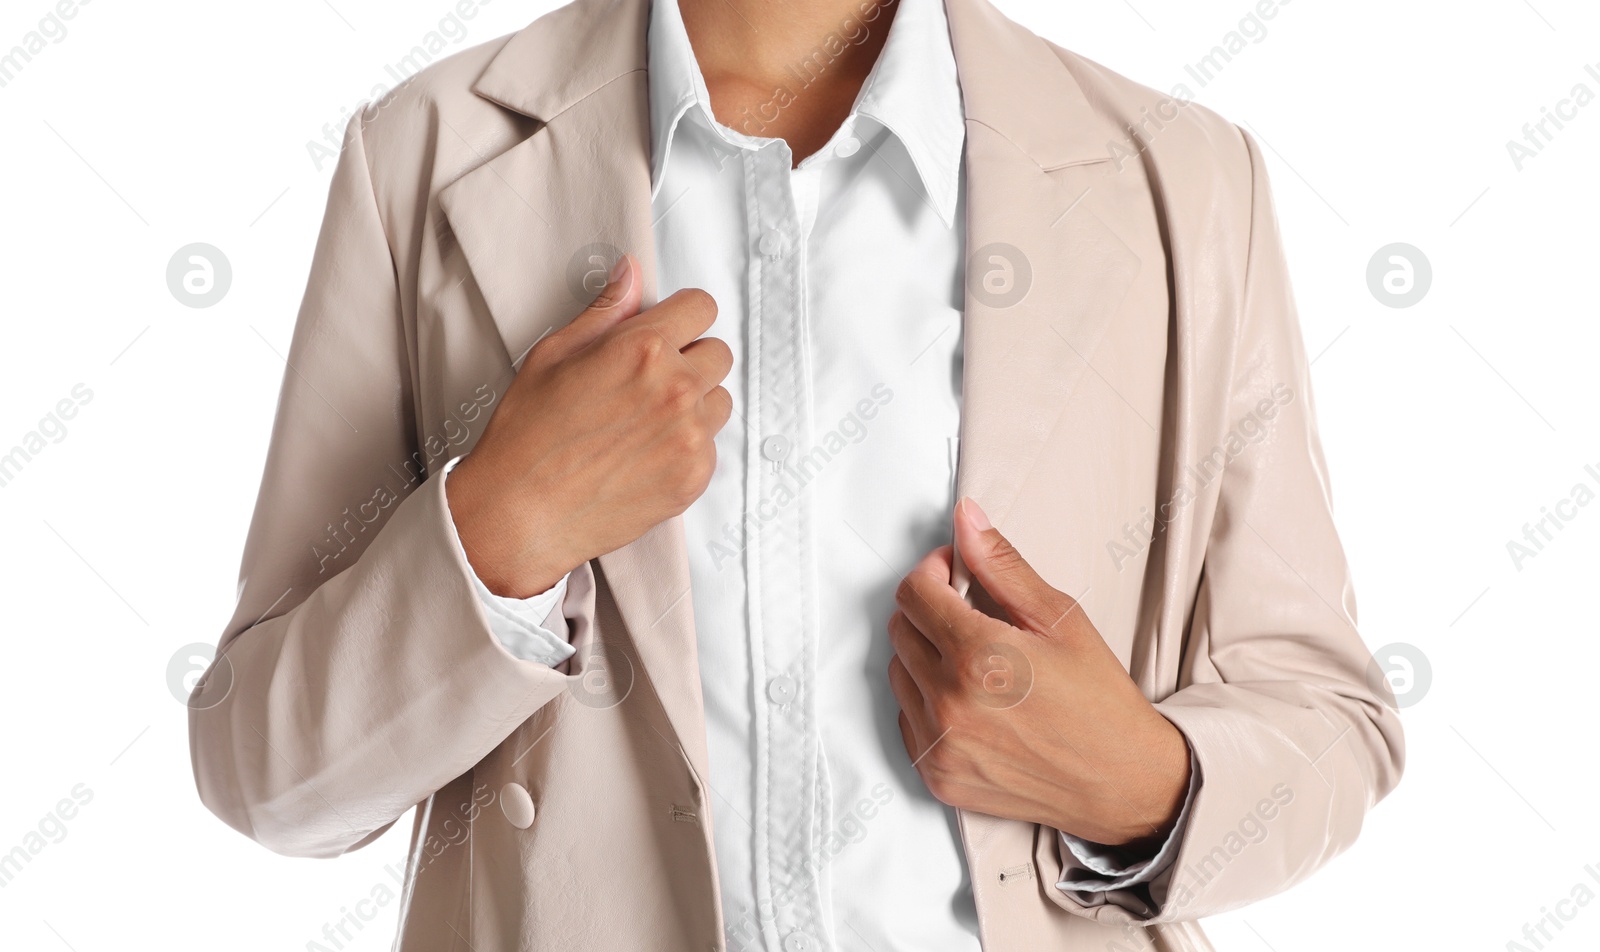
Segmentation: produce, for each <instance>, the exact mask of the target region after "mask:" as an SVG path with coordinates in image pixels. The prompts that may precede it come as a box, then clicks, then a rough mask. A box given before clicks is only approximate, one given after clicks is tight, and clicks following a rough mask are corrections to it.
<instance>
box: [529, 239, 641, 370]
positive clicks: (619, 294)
mask: <svg viewBox="0 0 1600 952" xmlns="http://www.w3.org/2000/svg"><path fill="white" fill-rule="evenodd" d="M643 297H644V282H643V281H641V280H639V263H638V261H636V260H635V259H634V257H633V255H630V254H624V255H623V256H622V257H620V258H618V259H617V263H616V265H614V266H613V267H612V269H611V273H610V274H609V275H608V276H607V277H606V286H605V287H603V288H601V289H600V293H599V294H597V295H595V299H594V301H593V302H592V303H590V305H589V306H588V307H586V308H584V309H583V311H582V312H581V313H579V314H578V316H577V317H575V318H573V319H572V321H571V322H570V323H568V324H567V326H565V327H563V328H561V329H560V330H559V331H556V332H555V333H554V334H551V335H550V336H551V338H552V340H551V341H550V343H551V345H552V346H550V347H548V348H546V350H547V352H549V353H550V355H551V357H552V358H554V359H555V360H560V359H562V358H563V357H566V356H568V355H569V354H574V353H577V352H578V351H580V350H582V349H583V348H585V347H587V346H589V345H590V344H592V343H594V342H595V341H596V340H598V339H599V338H600V337H601V336H603V335H604V334H605V333H606V331H609V330H611V329H612V328H613V327H616V326H617V325H618V324H621V323H622V322H623V321H625V320H627V319H628V318H630V317H633V316H634V315H635V314H638V313H639V304H640V302H641V301H642V299H643Z"/></svg>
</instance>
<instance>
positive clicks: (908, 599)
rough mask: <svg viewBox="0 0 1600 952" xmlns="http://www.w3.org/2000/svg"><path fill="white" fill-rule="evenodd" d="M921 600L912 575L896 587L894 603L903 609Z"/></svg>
mask: <svg viewBox="0 0 1600 952" xmlns="http://www.w3.org/2000/svg"><path fill="white" fill-rule="evenodd" d="M920 599H921V596H919V595H918V594H917V587H916V583H915V582H913V581H912V576H910V575H907V576H905V577H904V578H902V579H901V580H900V584H898V585H896V586H895V587H894V602H895V604H896V605H899V606H901V607H902V608H903V607H905V606H907V605H912V604H915V603H916V602H918V601H920Z"/></svg>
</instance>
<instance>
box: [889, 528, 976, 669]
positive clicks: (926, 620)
mask: <svg viewBox="0 0 1600 952" xmlns="http://www.w3.org/2000/svg"><path fill="white" fill-rule="evenodd" d="M951 554H952V553H951V550H950V547H949V546H947V545H946V546H940V547H939V548H937V549H934V550H933V551H932V552H929V553H928V554H927V555H926V556H923V558H922V561H921V562H918V563H917V564H916V566H914V567H913V568H912V569H911V571H909V572H907V573H906V577H905V578H903V579H901V580H900V586H899V588H897V589H895V593H894V601H895V604H896V605H897V606H899V608H900V610H901V611H902V612H904V613H905V616H906V617H907V618H909V619H910V620H911V623H912V624H913V625H915V626H916V628H917V631H919V632H921V633H922V634H923V635H924V636H925V637H926V638H927V639H928V641H930V642H932V644H933V646H934V647H935V648H936V649H938V651H939V653H940V654H941V655H948V654H950V653H951V652H952V651H953V650H954V649H955V648H956V647H958V646H959V644H960V643H961V640H962V637H961V630H960V628H959V627H958V626H966V625H970V624H971V623H972V622H973V621H974V616H977V615H978V614H979V613H978V612H975V611H974V610H973V608H972V606H970V605H968V604H967V603H966V602H965V601H963V600H962V598H961V596H960V595H957V594H956V590H955V589H954V588H951V587H950V559H951Z"/></svg>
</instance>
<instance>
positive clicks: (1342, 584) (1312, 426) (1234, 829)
mask: <svg viewBox="0 0 1600 952" xmlns="http://www.w3.org/2000/svg"><path fill="white" fill-rule="evenodd" d="M1240 134H1241V135H1244V145H1245V149H1246V150H1247V151H1248V154H1249V159H1250V165H1251V175H1252V179H1253V182H1252V187H1251V190H1252V209H1251V227H1250V248H1249V253H1248V259H1247V260H1248V264H1247V272H1246V275H1245V278H1244V297H1243V301H1242V314H1241V316H1240V318H1239V322H1238V324H1237V325H1236V339H1235V341H1234V347H1233V360H1232V364H1231V372H1230V374H1229V376H1228V377H1227V378H1226V379H1227V383H1228V386H1229V397H1228V405H1227V418H1226V419H1227V425H1229V426H1230V427H1231V429H1230V431H1229V434H1228V436H1227V437H1225V438H1224V441H1223V443H1222V445H1221V446H1220V447H1219V449H1220V450H1221V451H1222V453H1221V455H1222V457H1223V458H1226V460H1227V462H1226V464H1225V465H1224V466H1223V468H1222V475H1221V479H1220V488H1219V489H1218V490H1217V492H1218V494H1219V495H1218V498H1217V503H1216V508H1215V516H1214V519H1213V521H1212V522H1211V525H1210V535H1209V538H1208V540H1207V543H1206V548H1205V555H1204V560H1203V564H1202V570H1201V575H1200V581H1199V585H1198V589H1197V593H1196V596H1195V600H1194V603H1193V614H1192V620H1191V623H1190V628H1189V631H1188V633H1187V634H1188V636H1187V639H1186V641H1185V655H1184V658H1183V661H1182V667H1181V673H1180V678H1179V685H1180V689H1179V690H1178V691H1176V692H1175V693H1173V694H1172V695H1170V696H1168V697H1166V698H1165V699H1163V700H1161V701H1160V702H1159V703H1157V705H1156V707H1157V709H1158V710H1160V711H1161V713H1162V714H1163V715H1165V716H1166V717H1167V718H1168V719H1169V720H1170V721H1172V723H1173V724H1174V725H1176V726H1177V727H1178V729H1179V730H1181V731H1182V732H1183V734H1184V735H1185V737H1186V738H1187V739H1188V741H1189V745H1190V748H1191V750H1192V751H1193V753H1194V756H1195V759H1196V761H1197V762H1198V767H1199V773H1200V784H1199V789H1198V793H1197V795H1196V796H1195V798H1194V800H1193V802H1192V803H1191V805H1190V807H1191V809H1190V813H1189V816H1188V824H1187V827H1186V829H1185V831H1184V834H1183V838H1182V843H1181V845H1180V847H1179V849H1178V854H1177V857H1176V859H1175V860H1174V862H1173V864H1172V865H1171V867H1169V869H1168V870H1167V871H1166V873H1165V874H1164V875H1163V876H1162V877H1161V878H1159V879H1157V880H1154V881H1153V882H1152V883H1150V884H1148V885H1147V886H1146V887H1136V888H1134V889H1130V890H1123V891H1119V892H1113V893H1109V894H1104V895H1103V896H1102V897H1098V901H1097V902H1096V903H1095V904H1094V905H1090V906H1087V907H1080V908H1079V909H1078V910H1076V911H1078V912H1079V913H1080V914H1083V915H1087V916H1089V917H1091V918H1095V919H1102V920H1106V921H1114V922H1124V923H1126V922H1130V921H1131V922H1139V923H1142V924H1146V925H1148V924H1153V923H1163V922H1178V921H1183V920H1192V919H1197V918H1201V917H1204V916H1210V915H1215V914H1218V913H1221V912H1224V911H1227V910H1230V909H1235V908H1238V907H1240V906H1243V905H1245V904H1247V903H1250V902H1253V901H1255V900H1258V899H1262V898H1265V897H1267V896H1270V895H1273V894H1275V893H1278V892H1280V891H1282V890H1285V889H1287V888H1289V887H1290V886H1292V885H1294V884H1295V883H1297V882H1299V881H1301V880H1303V879H1305V878H1306V877H1307V876H1310V875H1311V873H1312V872H1314V871H1315V870H1316V869H1318V868H1319V867H1321V866H1322V865H1323V864H1324V863H1326V862H1328V861H1329V860H1330V859H1332V858H1333V857H1334V856H1336V855H1337V854H1339V853H1340V852H1342V851H1343V850H1344V849H1345V848H1346V847H1348V846H1350V844H1351V843H1352V842H1354V840H1355V838H1356V835H1357V833H1358V832H1359V831H1360V829H1361V824H1362V820H1363V818H1364V816H1365V814H1366V812H1367V810H1368V809H1370V808H1371V807H1372V806H1373V805H1374V804H1375V803H1376V802H1377V801H1378V800H1379V799H1381V798H1382V797H1383V796H1384V795H1386V794H1387V793H1388V792H1389V791H1390V790H1392V789H1393V788H1394V786H1395V784H1396V783H1398V781H1399V778H1400V773H1401V769H1402V765H1403V762H1404V745H1403V740H1402V736H1401V729H1400V721H1399V717H1398V715H1397V713H1396V708H1395V704H1394V699H1393V696H1392V694H1391V693H1390V690H1389V686H1388V684H1387V682H1386V681H1384V680H1383V679H1382V678H1380V677H1375V676H1374V673H1373V671H1374V668H1373V667H1372V666H1371V655H1370V653H1369V652H1368V650H1367V648H1366V647H1365V646H1364V644H1363V642H1362V639H1361V636H1360V635H1359V634H1358V633H1357V630H1356V614H1355V601H1354V595H1353V591H1352V586H1351V580H1350V573H1349V569H1348V566H1347V563H1346V560H1345V556H1344V551H1343V548H1342V547H1341V545H1340V543H1339V536H1338V532H1337V530H1336V529H1335V527H1334V520H1333V511H1332V503H1331V500H1330V497H1329V489H1328V475H1327V470H1326V466H1325V463H1324V461H1323V455H1322V448H1321V444H1320V441H1319V439H1318V437H1317V429H1316V420H1315V409H1314V406H1313V403H1312V398H1311V390H1310V375H1309V368H1308V365H1307V362H1306V357H1305V350H1304V346H1303V344H1302V342H1301V338H1300V330H1299V321H1298V318H1297V316H1296V312H1295V306H1294V300H1293V296H1292V293H1291V290H1290V286H1289V279H1288V273H1287V269H1286V266H1285V261H1284V256H1283V250H1282V243H1281V239H1280V236H1279V233H1278V225H1277V219H1276V214H1275V212H1274V209H1273V204H1272V198H1271V193H1270V191H1269V188H1268V184H1267V179H1266V170H1265V167H1264V165H1263V163H1262V157H1261V153H1260V150H1259V148H1258V146H1257V144H1256V143H1255V142H1254V141H1253V140H1252V139H1251V138H1250V137H1249V136H1248V135H1247V134H1244V133H1243V132H1242V130H1241V131H1240ZM1219 382H1220V381H1219ZM1250 421H1254V422H1250ZM1263 434H1264V435H1263Z"/></svg>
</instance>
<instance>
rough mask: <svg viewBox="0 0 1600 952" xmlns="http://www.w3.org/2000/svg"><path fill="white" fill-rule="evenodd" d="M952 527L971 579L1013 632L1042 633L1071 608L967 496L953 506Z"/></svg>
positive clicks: (1061, 594) (1069, 601) (1067, 601)
mask: <svg viewBox="0 0 1600 952" xmlns="http://www.w3.org/2000/svg"><path fill="white" fill-rule="evenodd" d="M955 523H956V546H957V547H958V548H960V549H961V558H962V560H963V561H964V562H966V564H967V567H968V568H970V569H971V570H972V577H973V578H975V579H976V580H977V581H978V584H979V585H982V586H983V590H984V591H986V592H988V593H989V596H990V597H991V598H993V599H994V601H995V603H996V604H997V605H999V606H1000V607H1001V608H1003V609H1005V611H1006V614H1008V615H1010V616H1011V623H1012V624H1014V625H1016V626H1017V627H1018V628H1027V629H1030V630H1032V631H1036V632H1039V633H1041V634H1043V633H1047V632H1049V631H1051V630H1052V629H1053V628H1055V626H1056V625H1057V623H1059V622H1060V621H1061V620H1062V619H1063V618H1064V617H1066V615H1067V613H1068V612H1070V611H1071V610H1072V608H1073V606H1074V605H1076V604H1077V603H1076V602H1074V601H1073V599H1072V597H1071V596H1069V595H1067V594H1065V593H1063V592H1061V591H1058V590H1057V589H1056V588H1055V587H1053V586H1052V585H1050V583H1049V582H1046V581H1045V580H1044V579H1042V578H1040V577H1039V573H1037V572H1035V571H1034V570H1033V566H1031V565H1029V564H1028V561H1027V560H1026V559H1024V558H1023V557H1022V554H1021V553H1020V552H1018V551H1017V549H1016V547H1015V546H1013V545H1012V544H1011V542H1010V540H1008V539H1007V538H1006V537H1005V536H1003V535H1001V534H1000V530H999V529H996V528H994V526H992V525H990V523H989V517H988V516H987V515H985V514H984V511H983V510H982V509H981V508H979V506H978V504H977V503H976V502H974V501H973V500H972V499H971V498H965V497H964V498H962V500H961V501H960V502H959V503H957V504H956V520H955Z"/></svg>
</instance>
